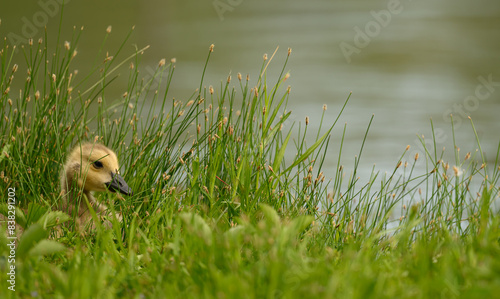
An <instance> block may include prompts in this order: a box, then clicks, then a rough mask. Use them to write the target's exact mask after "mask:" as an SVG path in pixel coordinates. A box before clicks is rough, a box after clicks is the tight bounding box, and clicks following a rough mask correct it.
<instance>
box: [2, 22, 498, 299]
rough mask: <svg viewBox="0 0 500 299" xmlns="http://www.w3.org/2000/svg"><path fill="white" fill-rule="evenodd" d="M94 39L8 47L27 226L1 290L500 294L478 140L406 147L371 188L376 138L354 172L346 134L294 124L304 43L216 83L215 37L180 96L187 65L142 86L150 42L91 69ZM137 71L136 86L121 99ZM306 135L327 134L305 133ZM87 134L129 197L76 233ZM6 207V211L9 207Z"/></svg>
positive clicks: (494, 190) (16, 162)
mask: <svg viewBox="0 0 500 299" xmlns="http://www.w3.org/2000/svg"><path fill="white" fill-rule="evenodd" d="M81 33H82V32H81V31H80V30H75V32H74V34H73V35H72V37H71V39H69V40H68V41H67V42H58V43H57V45H56V47H55V49H56V50H55V53H54V55H52V53H49V51H48V50H47V45H46V44H45V41H46V40H47V36H45V37H44V38H43V39H41V40H40V41H31V42H30V43H29V45H27V46H26V47H24V48H22V49H17V50H18V51H20V52H21V53H22V57H23V59H22V60H20V61H17V60H16V59H17V58H16V59H14V57H17V56H15V55H14V53H15V51H16V50H15V49H12V48H11V47H10V46H9V45H8V44H7V43H5V44H4V46H3V48H2V49H1V50H0V70H1V81H0V92H1V94H0V99H1V105H0V107H1V117H2V118H3V119H2V122H1V123H0V131H1V132H2V138H1V140H0V148H1V149H2V153H1V156H0V169H1V174H0V179H1V184H0V185H1V187H0V190H1V191H0V198H2V200H3V199H4V198H7V195H6V194H7V189H8V188H9V187H15V189H16V195H17V198H18V205H17V207H18V209H17V215H16V217H17V221H18V224H19V226H18V230H17V231H18V233H19V235H20V236H19V238H18V240H17V241H18V247H17V258H16V269H17V275H16V281H17V283H16V292H15V293H13V292H11V291H9V290H7V287H8V284H7V282H6V279H2V280H0V294H2V297H6V298H17V297H19V298H26V297H30V296H31V297H41V298H115V297H128V298H200V297H207V298H212V297H213V298H240V297H243V298H294V297H308V298H309V297H326V298H331V297H339V298H345V297H352V298H366V297H412V298H415V297H419V298H428V297H436V296H446V297H480V296H481V297H484V296H493V295H495V294H498V292H499V291H500V263H499V260H498V258H497V257H498V255H499V253H500V247H499V237H500V230H499V220H500V218H499V217H498V210H497V209H496V208H495V201H496V200H497V199H498V194H499V189H498V180H499V177H500V170H499V163H498V162H499V161H498V156H499V155H498V153H497V156H496V157H497V158H496V160H495V163H494V164H487V163H486V161H485V159H484V157H483V155H482V151H481V148H480V143H479V140H478V148H479V151H478V152H476V153H473V154H465V155H464V154H463V153H460V151H459V149H458V145H456V144H455V151H454V155H455V156H454V157H455V160H454V161H452V162H446V161H444V157H445V156H444V153H442V152H438V151H437V150H436V143H435V142H434V148H428V147H426V144H427V143H426V142H425V141H424V140H422V145H423V146H424V148H425V149H426V153H425V155H422V156H420V157H418V156H415V157H409V156H408V150H409V148H408V147H407V148H406V150H405V151H404V152H403V153H402V155H401V158H400V159H399V160H398V161H395V167H394V171H393V172H392V173H389V174H386V175H381V174H380V173H379V172H377V171H376V170H375V169H374V170H373V171H372V174H371V177H370V178H369V180H368V183H361V181H362V180H360V179H359V178H358V175H357V172H358V167H359V159H360V158H361V156H362V153H363V146H364V142H365V140H366V136H365V139H364V140H363V146H362V147H361V148H360V151H359V154H358V155H357V160H356V161H355V163H354V165H353V166H352V168H351V166H343V165H342V163H343V162H342V161H343V160H342V147H343V142H344V138H345V132H346V130H345V127H344V130H343V134H342V135H341V136H332V135H331V133H332V129H333V128H334V126H336V122H337V121H335V122H334V123H333V124H331V125H329V126H328V127H326V128H324V125H323V124H322V125H320V127H319V130H318V131H315V132H311V129H310V127H309V124H308V120H306V122H305V123H294V122H292V121H291V119H292V118H291V113H290V112H288V111H287V104H288V99H289V96H290V88H289V87H286V86H285V84H286V83H285V81H286V79H287V78H288V74H287V72H286V68H287V67H286V65H287V61H288V58H289V57H290V54H291V50H289V51H288V53H287V54H286V55H282V54H281V53H279V52H275V54H276V55H274V54H273V55H272V56H271V57H269V58H267V57H266V58H265V59H264V60H263V62H262V67H261V71H260V72H259V73H258V74H256V75H255V76H253V75H252V76H251V77H250V76H244V75H240V74H238V75H237V76H236V78H231V77H228V78H225V79H224V80H222V81H221V82H220V85H219V86H217V87H212V86H208V87H206V86H207V83H206V82H205V81H204V77H205V72H206V71H210V65H209V64H210V56H211V55H213V50H214V48H213V46H211V47H210V48H209V50H208V55H207V61H206V65H205V67H204V71H203V73H202V74H201V80H200V84H199V87H198V88H197V89H196V90H194V92H193V94H192V95H191V97H190V98H187V99H183V100H176V99H172V96H171V95H170V94H169V88H170V84H171V82H172V78H173V76H174V71H175V65H174V64H175V62H174V61H171V62H167V61H165V60H161V61H160V62H159V63H158V66H157V68H156V72H155V74H154V75H153V76H149V77H147V78H145V79H144V76H143V75H142V74H141V73H140V72H139V70H138V66H139V65H140V59H141V53H142V52H143V51H145V50H146V49H145V48H143V49H137V50H136V51H135V52H132V53H124V51H125V50H124V49H125V48H124V45H126V44H127V39H128V36H127V37H126V38H125V39H124V42H123V44H122V46H121V47H120V48H119V49H118V51H117V52H116V53H114V55H112V56H111V55H108V54H106V55H103V54H102V53H104V52H105V51H104V49H105V44H103V49H100V50H99V51H98V54H97V55H96V57H97V58H96V61H97V63H96V64H95V65H94V66H93V69H92V71H91V72H90V73H89V74H80V73H78V72H76V71H75V70H74V69H73V67H72V63H73V61H74V60H75V59H78V55H76V53H77V52H76V50H75V49H76V48H77V44H78V40H79V38H80V35H81ZM108 34H109V33H108ZM129 36H130V35H129ZM57 40H58V41H62V40H63V39H62V38H61V37H57ZM283 56H284V57H283ZM283 58H284V62H283V67H282V70H281V72H280V73H279V75H278V76H277V77H275V78H269V77H268V75H267V70H268V68H269V67H270V63H271V61H272V60H278V59H283ZM127 72H128V78H129V79H128V84H127V90H126V91H125V92H124V93H123V94H121V95H116V94H112V93H111V92H109V91H108V89H109V88H108V86H109V84H112V83H113V81H114V80H115V79H116V78H117V76H118V74H121V76H123V75H124V74H125V73H127ZM16 83H17V84H18V85H17V86H21V87H20V91H19V92H18V90H17V89H14V86H16V85H15V84H16ZM348 99H349V97H348V98H347V100H346V102H345V103H344V105H343V106H342V108H341V109H340V110H339V111H337V112H336V113H337V114H338V117H337V120H338V119H339V117H340V115H341V113H342V111H343V110H344V108H345V107H346V106H347V105H348ZM318 109H321V107H318ZM325 113H327V110H326V107H324V109H323V115H325ZM328 113H331V112H330V111H329V112H328ZM372 120H373V119H370V120H369V125H368V129H369V126H370V125H371V122H372ZM321 122H323V117H322V119H321ZM471 124H472V121H471ZM472 126H473V124H472ZM294 127H299V129H298V130H294ZM368 129H367V134H368ZM452 130H453V128H452ZM454 133H455V132H453V131H452V134H454ZM306 136H307V137H309V136H316V137H315V139H314V140H313V141H312V142H309V143H308V142H306ZM476 137H477V135H476ZM307 140H309V138H307ZM331 140H335V142H334V143H331V142H330V141H331ZM84 141H97V142H100V143H103V144H105V145H107V146H109V147H110V148H112V149H114V150H115V152H116V153H117V155H118V157H119V159H120V162H121V166H122V169H121V171H122V174H123V176H124V177H125V179H126V180H127V182H128V183H129V185H130V186H131V187H132V189H133V190H134V195H133V196H131V197H127V198H125V199H124V200H118V199H117V197H116V195H114V194H111V193H102V194H99V195H98V199H99V200H102V201H111V202H114V204H113V205H111V208H112V209H114V210H116V211H120V212H121V213H122V215H123V216H124V217H123V221H122V222H118V221H117V220H116V219H110V221H112V223H113V227H112V229H107V228H105V227H103V226H101V225H99V224H100V221H96V227H95V228H92V229H89V230H83V231H78V230H77V229H76V228H75V227H74V226H73V225H72V223H73V222H74V219H72V217H71V216H69V215H66V214H65V213H63V212H61V211H56V207H57V205H58V202H59V201H60V200H61V194H60V189H59V185H58V184H59V175H60V169H61V168H62V164H63V163H64V160H65V156H66V153H67V151H68V150H69V149H70V148H71V147H72V146H73V145H75V144H78V143H80V142H84ZM332 145H335V146H338V147H339V148H340V150H339V156H338V160H337V161H338V163H337V167H338V168H336V169H335V170H331V169H324V168H323V165H324V162H325V159H326V157H327V155H328V153H329V152H328V149H329V146H332ZM499 149H500V147H499ZM290 153H292V154H290ZM418 159H424V160H425V163H424V165H425V167H426V168H425V170H423V171H422V169H420V168H418V167H417V166H416V165H417V161H418ZM0 210H1V212H2V213H3V214H6V211H7V206H6V204H4V205H2V206H1V207H0ZM95 220H97V219H95ZM61 224H65V225H61ZM21 232H22V235H21ZM0 238H1V239H2V242H1V244H2V245H1V247H0V252H1V253H2V257H1V258H0V271H1V272H2V273H6V272H7V267H8V266H9V264H8V262H7V259H6V258H5V256H7V255H8V252H9V250H8V248H7V247H6V246H5V244H7V239H6V235H5V234H0ZM2 277H3V276H2Z"/></svg>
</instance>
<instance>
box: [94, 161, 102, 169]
mask: <svg viewBox="0 0 500 299" xmlns="http://www.w3.org/2000/svg"><path fill="white" fill-rule="evenodd" d="M94 167H95V168H97V169H99V168H102V167H103V165H102V162H101V161H95V162H94Z"/></svg>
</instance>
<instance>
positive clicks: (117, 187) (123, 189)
mask: <svg viewBox="0 0 500 299" xmlns="http://www.w3.org/2000/svg"><path fill="white" fill-rule="evenodd" d="M111 177H112V178H113V179H112V180H111V182H108V183H106V186H107V187H108V189H109V190H110V191H112V192H120V193H122V194H125V195H133V194H134V192H132V189H130V187H129V186H128V185H127V182H125V180H124V179H123V178H122V176H121V175H119V174H118V173H111Z"/></svg>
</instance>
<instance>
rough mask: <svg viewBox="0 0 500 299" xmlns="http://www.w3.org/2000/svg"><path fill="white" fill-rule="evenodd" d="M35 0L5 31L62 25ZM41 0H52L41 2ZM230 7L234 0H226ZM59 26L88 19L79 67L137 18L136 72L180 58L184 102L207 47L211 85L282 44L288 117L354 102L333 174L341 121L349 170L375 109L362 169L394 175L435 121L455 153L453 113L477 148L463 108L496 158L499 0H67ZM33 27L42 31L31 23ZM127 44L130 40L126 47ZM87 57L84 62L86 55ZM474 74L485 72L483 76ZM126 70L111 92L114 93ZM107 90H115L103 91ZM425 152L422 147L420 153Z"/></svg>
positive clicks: (13, 11) (468, 143) (13, 10)
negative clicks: (139, 60)
mask: <svg viewBox="0 0 500 299" xmlns="http://www.w3.org/2000/svg"><path fill="white" fill-rule="evenodd" d="M33 3H34V2H33V1H9V2H7V1H2V3H1V4H0V18H1V19H2V24H1V26H0V33H1V35H2V36H5V35H7V34H9V33H16V34H18V35H22V32H21V29H20V28H22V26H23V24H25V23H26V20H28V21H31V22H32V23H33V24H35V23H37V24H39V25H43V24H44V23H47V25H48V28H49V32H53V33H49V38H50V36H54V38H55V32H56V30H57V24H58V15H57V16H56V17H51V16H50V14H52V12H56V11H57V12H58V11H60V7H59V6H54V5H52V6H49V7H48V8H46V9H45V15H46V16H48V17H47V18H46V19H44V18H43V14H41V13H40V12H44V10H43V9H42V8H41V7H40V6H39V5H36V4H33ZM47 3H57V2H56V1H55V0H48V1H47ZM228 3H229V4H228ZM64 9H65V13H64V21H63V23H64V24H65V25H64V30H63V34H66V36H68V38H67V39H69V34H71V28H72V26H73V25H76V26H77V27H80V26H84V27H85V30H84V34H83V37H82V39H81V42H80V44H79V48H78V51H79V56H80V57H79V61H80V62H79V64H78V65H77V67H79V68H80V69H82V71H84V70H85V67H86V66H87V65H88V64H90V63H92V62H93V61H94V60H93V59H94V56H93V55H94V54H95V53H96V51H97V49H98V48H99V47H100V45H101V42H102V39H103V37H104V33H105V29H106V27H107V26H108V25H112V26H113V33H112V35H111V37H110V39H109V40H108V42H107V47H106V48H107V49H109V50H110V52H113V51H114V50H115V49H116V48H117V47H118V46H119V44H120V43H121V41H122V40H123V38H124V36H125V34H126V33H127V31H128V30H129V29H130V28H131V27H132V26H133V25H135V26H136V29H135V33H134V35H133V37H132V39H131V42H130V43H129V44H137V45H138V46H139V47H142V46H145V45H151V48H150V50H148V51H147V52H146V53H145V54H144V57H143V65H142V68H143V69H144V72H145V73H147V66H151V67H153V68H154V67H156V65H157V63H158V61H159V60H160V59H161V58H167V59H170V58H173V57H175V58H176V59H177V66H176V74H175V76H174V81H173V88H172V93H171V96H173V97H176V98H177V99H183V98H187V97H188V96H189V95H190V94H191V93H192V92H193V91H194V89H195V88H196V87H197V86H198V85H199V79H200V76H201V72H202V69H203V65H204V61H205V58H206V54H207V50H208V46H209V45H210V44H212V43H214V44H215V52H214V54H213V57H212V59H211V62H210V65H209V71H208V78H207V80H206V81H205V82H206V84H207V85H214V86H218V85H219V84H220V81H221V80H224V79H225V78H226V77H227V75H228V74H229V73H231V74H232V75H233V78H234V77H235V75H236V74H237V73H238V72H241V73H242V74H247V73H249V74H250V77H251V79H253V80H252V82H253V83H255V82H256V78H257V76H258V72H259V69H260V65H261V62H262V55H263V54H264V53H268V54H269V55H270V54H272V52H273V51H274V50H275V48H276V47H277V46H279V47H280V49H279V50H278V53H277V55H276V57H275V60H274V62H273V65H272V67H271V69H270V74H271V75H272V74H276V72H277V71H279V70H280V68H281V67H282V63H283V62H284V60H285V57H286V52H287V48H288V47H291V48H292V49H293V53H292V57H291V60H290V62H289V65H288V67H287V69H288V70H289V71H290V73H291V78H290V79H289V81H287V83H289V84H290V85H292V96H291V98H290V104H289V110H292V111H293V114H294V116H295V120H297V121H303V119H304V118H305V116H309V117H310V118H311V120H312V121H311V124H310V126H312V127H313V128H314V127H315V126H318V125H319V123H318V121H319V116H320V115H321V112H322V106H323V104H327V105H328V111H327V112H328V116H327V118H326V123H327V124H328V123H332V122H333V120H334V119H335V117H336V115H337V112H338V111H339V109H340V107H341V106H342V104H343V102H344V100H345V99H346V97H347V96H348V94H349V93H350V92H351V91H352V92H353V95H352V97H351V101H350V104H349V105H348V107H347V109H346V111H345V114H344V115H343V117H342V119H341V122H340V124H339V126H338V127H337V129H336V130H335V131H334V132H333V143H332V148H335V149H332V151H331V154H330V157H331V159H330V160H329V161H327V167H329V169H331V170H332V171H333V169H334V167H335V164H336V160H337V153H336V148H337V147H338V140H339V139H338V138H339V137H340V136H339V134H340V132H341V130H342V126H343V123H347V139H346V144H345V145H344V154H343V157H344V164H346V167H347V169H350V168H351V167H350V166H349V164H350V163H352V160H353V157H354V155H355V154H357V152H358V151H359V147H360V145H361V142H362V138H363V136H364V133H365V130H366V127H367V124H368V122H369V119H370V117H371V115H372V114H373V115H374V116H375V118H374V122H373V124H372V127H371V130H370V134H369V136H368V140H367V143H366V146H365V150H364V152H363V156H362V163H361V165H362V166H363V172H365V174H366V173H367V172H369V171H370V170H371V167H372V165H373V164H374V163H376V164H377V168H378V169H380V170H383V171H390V170H391V169H392V168H393V167H394V166H395V164H396V162H397V159H398V158H399V156H400V154H401V153H402V152H403V150H404V149H405V147H406V145H410V146H411V147H412V156H413V155H414V153H416V151H417V150H418V148H419V146H418V145H419V143H418V142H417V140H418V139H417V138H416V134H419V135H422V134H424V135H425V136H426V137H430V121H429V120H430V119H431V118H432V119H433V121H434V127H435V128H437V129H438V133H439V135H438V137H439V138H438V146H439V147H440V148H441V147H447V148H448V149H449V150H450V151H451V150H452V138H451V126H450V125H449V121H448V120H446V119H445V118H446V117H445V116H446V115H449V114H450V113H453V114H454V115H455V118H456V120H457V123H456V124H457V126H458V129H457V131H458V133H457V143H458V144H459V146H460V147H461V153H462V158H463V156H464V155H465V154H466V152H467V151H471V150H474V149H475V148H477V146H476V145H475V137H474V135H473V132H472V129H471V128H470V125H469V124H468V120H467V116H468V115H470V116H471V117H472V118H473V120H474V123H475V126H476V129H477V131H478V134H479V136H480V138H481V142H482V147H483V150H485V151H486V154H487V157H488V158H489V159H490V160H493V158H494V155H495V154H496V148H497V146H498V141H499V139H500V134H499V133H498V132H500V122H499V121H498V119H499V118H498V114H499V113H500V1H496V0H488V1H486V0H483V1H468V0H441V1H431V0H421V1H417V0H414V1H409V0H404V1H400V2H394V1H381V0H370V1H368V0H359V1H318V0H314V1H304V0H302V1H301V0H289V1H285V0H274V1H262V0H252V1H250V0H246V1H240V0H232V1H227V0H217V1H211V0H209V1H200V0H198V1H195V0H189V1H159V0H154V1H147V2H146V1H144V2H143V3H142V2H141V3H139V2H138V1H105V2H104V3H103V2H101V1H94V0H92V1H79V2H77V1H74V0H73V1H69V3H68V4H67V6H66V7H65V8H64ZM35 29H36V30H35V31H37V34H36V35H35V36H37V37H38V36H40V35H41V34H42V30H41V27H36V26H35ZM128 50H129V51H132V50H133V48H132V46H129V47H128ZM82 59H83V61H82ZM478 78H480V79H478ZM126 80H127V74H123V76H122V77H121V78H120V79H119V80H117V82H116V83H115V84H114V86H113V87H112V88H113V89H112V90H111V92H113V93H116V96H117V97H118V96H119V95H120V94H121V93H122V92H123V91H124V90H125V87H126V85H125V84H126ZM488 81H489V83H488ZM108 96H110V92H108ZM418 151H420V153H421V156H422V151H421V150H418Z"/></svg>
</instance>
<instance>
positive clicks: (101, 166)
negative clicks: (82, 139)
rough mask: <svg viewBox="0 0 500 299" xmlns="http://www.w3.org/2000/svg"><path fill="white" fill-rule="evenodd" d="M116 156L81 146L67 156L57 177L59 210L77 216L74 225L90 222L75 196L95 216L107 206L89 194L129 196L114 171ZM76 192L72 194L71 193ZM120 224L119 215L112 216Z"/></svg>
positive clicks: (104, 149)
mask: <svg viewBox="0 0 500 299" xmlns="http://www.w3.org/2000/svg"><path fill="white" fill-rule="evenodd" d="M119 168H120V167H119V165H118V158H117V157H116V154H115V153H114V152H113V151H112V150H110V149H109V148H107V147H106V146H104V145H102V144H96V143H83V144H79V145H77V146H76V147H75V148H74V149H73V150H72V151H71V153H70V154H69V157H68V159H67V161H66V164H64V168H63V170H62V173H61V191H62V196H63V201H62V208H63V210H64V211H66V212H68V213H69V214H70V215H76V216H77V222H78V224H80V223H82V222H84V223H87V222H88V220H90V219H91V215H90V213H89V210H88V206H87V203H86V202H85V200H84V199H83V198H81V199H78V198H77V196H76V194H78V192H80V191H82V192H83V194H85V196H86V197H87V199H88V201H89V203H90V205H91V206H92V207H93V209H94V210H95V211H96V212H98V213H100V214H101V213H106V210H108V208H107V206H106V205H104V204H103V203H100V202H98V201H97V200H96V199H95V198H94V196H93V194H92V193H93V192H94V191H96V192H101V191H111V192H119V193H122V194H125V195H132V194H133V192H132V189H130V187H129V186H128V185H127V183H126V182H125V180H124V179H123V177H122V176H120V174H119V172H118V169H119ZM75 191H76V192H75ZM115 216H116V217H117V218H118V219H119V220H120V221H121V215H119V214H118V215H115Z"/></svg>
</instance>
